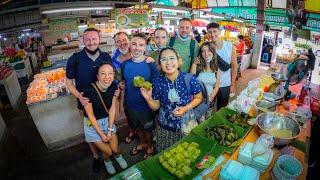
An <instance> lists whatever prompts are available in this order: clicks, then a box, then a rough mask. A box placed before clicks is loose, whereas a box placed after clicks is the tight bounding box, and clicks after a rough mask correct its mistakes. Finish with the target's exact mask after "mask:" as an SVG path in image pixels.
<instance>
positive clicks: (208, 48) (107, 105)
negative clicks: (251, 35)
mask: <svg viewBox="0 0 320 180" xmlns="http://www.w3.org/2000/svg"><path fill="white" fill-rule="evenodd" d="M191 31H192V24H191V20H190V19H187V18H184V19H181V20H180V22H179V28H178V32H177V33H176V35H175V36H174V37H169V34H168V32H167V30H166V29H164V28H161V27H160V28H157V29H156V30H155V31H154V41H155V46H154V47H153V48H152V49H149V51H147V48H146V46H147V39H146V36H145V35H144V34H143V33H137V34H133V35H132V37H131V39H129V37H128V35H127V34H126V33H125V32H118V33H117V34H115V36H114V40H115V45H116V48H117V49H116V50H115V51H114V53H113V54H112V57H111V56H110V55H109V54H107V53H104V52H102V51H101V50H100V49H99V41H100V37H99V31H98V30H96V29H94V28H89V29H87V30H85V31H84V35H83V41H84V45H85V48H84V49H83V50H82V51H80V52H77V53H74V55H73V56H71V57H70V59H69V60H68V63H67V68H66V72H67V73H66V76H67V81H66V85H67V87H68V89H69V90H70V92H71V93H72V94H73V95H74V96H75V97H76V98H77V99H78V108H79V110H80V113H81V114H83V116H84V117H83V121H84V135H85V140H86V142H88V144H89V146H90V149H91V151H92V153H93V170H94V171H95V172H97V171H99V169H100V166H99V165H100V163H99V162H100V161H99V156H98V153H97V149H99V150H100V151H102V153H103V158H104V164H105V166H106V169H107V172H108V173H109V174H114V173H115V172H116V171H115V168H114V166H113V163H112V161H111V160H110V158H111V156H114V159H115V160H116V161H117V162H118V164H119V165H120V167H121V168H126V167H127V166H128V165H127V162H126V160H125V159H124V158H123V156H122V155H121V150H120V149H119V146H118V139H117V136H116V127H115V121H116V120H117V118H118V117H119V116H120V115H121V114H122V113H123V112H124V114H125V116H126V117H127V121H128V125H129V127H130V133H129V134H128V137H127V138H126V139H125V141H126V142H127V143H130V142H131V140H132V138H133V136H134V135H137V136H138V138H139V143H138V145H137V146H135V147H134V148H132V149H131V150H130V154H131V155H132V156H135V155H137V154H138V153H140V152H144V153H145V155H144V158H149V157H151V156H152V155H153V154H154V153H155V152H156V151H157V152H161V151H162V150H164V149H166V148H168V147H170V146H171V145H173V144H174V143H175V142H177V141H178V140H180V139H181V138H182V137H183V136H184V134H183V133H182V131H181V128H182V126H183V123H184V121H185V115H186V114H187V112H189V111H191V110H192V109H194V108H196V107H197V106H198V105H199V104H201V103H202V101H203V99H204V97H205V96H206V97H208V99H209V102H210V104H211V106H209V109H208V111H210V110H212V108H213V105H214V104H215V102H216V106H217V110H219V109H220V108H221V107H224V106H226V105H227V104H228V101H229V94H230V93H231V92H234V91H235V88H236V87H235V80H236V76H237V53H236V49H235V47H234V46H233V44H232V43H231V42H227V41H223V40H222V39H221V38H219V36H220V33H221V31H220V27H219V24H217V23H215V22H212V23H210V24H208V26H207V32H208V34H209V37H210V42H205V43H203V44H201V45H200V46H199V44H198V42H197V41H196V40H194V39H192V38H190V33H191ZM190 74H192V75H190ZM137 76H141V77H143V78H144V79H145V80H146V81H149V82H152V88H150V89H149V88H143V87H141V88H138V87H135V86H134V85H133V81H134V79H135V77H137ZM188 76H190V77H191V78H189V79H188V78H187V77H188ZM73 81H74V82H75V84H74V83H73ZM201 84H203V86H202V85H201ZM203 87H204V88H205V92H206V94H203ZM154 137H155V138H154ZM153 140H155V148H156V149H154V145H153V144H154V141H153Z"/></svg>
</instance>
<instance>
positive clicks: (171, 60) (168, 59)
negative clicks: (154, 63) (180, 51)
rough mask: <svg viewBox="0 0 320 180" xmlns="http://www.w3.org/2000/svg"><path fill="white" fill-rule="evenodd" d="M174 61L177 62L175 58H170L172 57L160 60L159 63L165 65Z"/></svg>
mask: <svg viewBox="0 0 320 180" xmlns="http://www.w3.org/2000/svg"><path fill="white" fill-rule="evenodd" d="M175 60H177V58H176V57H173V56H172V57H168V58H161V59H160V62H163V63H166V62H173V61H175Z"/></svg>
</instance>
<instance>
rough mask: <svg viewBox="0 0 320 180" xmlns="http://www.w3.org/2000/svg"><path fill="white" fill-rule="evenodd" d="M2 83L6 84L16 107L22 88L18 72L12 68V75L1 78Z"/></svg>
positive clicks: (0, 83) (12, 104) (11, 101)
mask: <svg viewBox="0 0 320 180" xmlns="http://www.w3.org/2000/svg"><path fill="white" fill-rule="evenodd" d="M0 85H3V86H4V88H5V90H6V94H7V96H8V99H9V101H10V104H11V106H12V107H13V108H16V107H17V104H18V102H19V98H20V97H21V88H20V84H19V81H18V76H17V74H16V72H15V71H12V70H11V73H10V75H8V76H6V77H5V78H4V79H2V80H0Z"/></svg>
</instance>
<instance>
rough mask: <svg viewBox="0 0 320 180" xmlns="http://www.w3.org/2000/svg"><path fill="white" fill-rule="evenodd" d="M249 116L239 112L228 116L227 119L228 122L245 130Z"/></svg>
mask: <svg viewBox="0 0 320 180" xmlns="http://www.w3.org/2000/svg"><path fill="white" fill-rule="evenodd" d="M249 118H250V117H249V115H248V114H246V113H243V112H241V113H240V114H228V115H227V119H228V121H230V122H232V123H234V124H236V125H237V126H240V127H242V128H247V127H249V126H250V125H249V124H248V120H249Z"/></svg>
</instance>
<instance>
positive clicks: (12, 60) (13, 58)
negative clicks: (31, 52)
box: [9, 56, 23, 63]
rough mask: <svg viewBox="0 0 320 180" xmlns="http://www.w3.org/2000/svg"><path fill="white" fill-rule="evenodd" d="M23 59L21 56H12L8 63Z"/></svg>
mask: <svg viewBox="0 0 320 180" xmlns="http://www.w3.org/2000/svg"><path fill="white" fill-rule="evenodd" d="M22 60H23V59H22V58H21V57H17V56H15V57H12V58H10V59H9V63H15V62H19V61H22Z"/></svg>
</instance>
